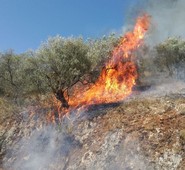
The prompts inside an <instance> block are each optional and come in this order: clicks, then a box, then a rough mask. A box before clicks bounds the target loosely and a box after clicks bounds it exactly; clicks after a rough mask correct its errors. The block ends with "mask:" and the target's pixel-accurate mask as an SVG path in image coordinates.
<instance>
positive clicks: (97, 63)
mask: <svg viewBox="0 0 185 170" xmlns="http://www.w3.org/2000/svg"><path fill="white" fill-rule="evenodd" d="M118 41H119V38H118V37H116V36H115V35H110V36H107V37H106V36H105V37H103V38H100V39H96V40H91V39H89V40H87V41H84V40H83V39H82V38H81V37H79V38H73V37H71V38H63V37H61V36H56V37H51V38H49V39H48V40H47V41H46V42H44V43H42V44H41V46H40V47H39V48H38V50H36V51H29V52H26V53H23V54H19V55H17V54H15V53H14V52H13V51H12V50H9V51H7V52H5V53H0V82H1V83H0V95H1V96H5V97H8V98H10V99H13V100H14V101H16V102H17V103H20V102H19V101H20V100H19V99H20V98H22V99H25V98H27V97H29V96H34V95H40V94H44V95H46V94H51V93H53V94H54V95H55V97H56V98H57V99H58V100H59V101H60V102H61V104H62V107H66V108H68V107H69V105H68V101H67V96H66V94H68V90H69V89H70V88H71V87H73V86H74V85H75V84H76V83H78V82H82V83H84V82H86V83H93V82H94V81H95V80H96V79H97V77H98V75H99V73H100V71H101V68H102V65H103V64H104V63H105V61H106V60H107V59H108V58H109V57H110V55H111V52H112V50H113V48H114V46H116V44H117V43H118ZM141 51H142V55H141V57H139V59H138V60H137V63H138V71H139V74H140V75H141V77H142V78H145V76H147V75H150V73H151V72H152V71H156V70H157V69H158V71H168V72H169V75H170V76H172V75H173V74H174V73H175V72H177V69H179V68H182V69H184V65H185V41H183V40H181V39H179V38H173V39H172V38H171V39H168V40H166V41H165V42H163V43H161V44H159V45H157V46H156V48H155V50H153V52H152V53H151V51H150V50H149V48H148V47H146V46H144V47H143V48H142V49H141ZM148 54H152V56H153V57H152V58H151V57H145V56H147V55H148ZM143 56H144V57H143ZM152 65H153V66H152ZM140 80H141V79H140ZM140 80H139V81H138V82H142V81H140Z"/></svg>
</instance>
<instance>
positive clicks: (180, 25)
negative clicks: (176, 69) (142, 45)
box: [143, 0, 185, 45]
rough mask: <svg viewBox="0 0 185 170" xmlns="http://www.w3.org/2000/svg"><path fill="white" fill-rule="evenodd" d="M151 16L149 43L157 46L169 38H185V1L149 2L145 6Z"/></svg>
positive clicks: (152, 0) (156, 0)
mask: <svg viewBox="0 0 185 170" xmlns="http://www.w3.org/2000/svg"><path fill="white" fill-rule="evenodd" d="M144 7H145V9H143V10H144V11H146V12H147V13H148V14H149V15H151V23H152V25H151V29H150V32H149V36H148V37H147V42H148V43H149V44H150V45H156V44H158V43H160V42H163V41H164V40H166V39H167V38H169V37H182V38H185V23H184V16H185V10H184V9H185V1H184V0H149V1H148V2H147V3H146V5H145V6H144Z"/></svg>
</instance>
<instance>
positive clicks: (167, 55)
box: [156, 38, 185, 76]
mask: <svg viewBox="0 0 185 170" xmlns="http://www.w3.org/2000/svg"><path fill="white" fill-rule="evenodd" d="M156 51H157V56H156V63H157V64H158V66H159V68H160V69H161V70H162V71H164V70H165V69H167V70H168V72H169V74H170V75H171V76H172V75H173V74H174V71H176V70H178V69H179V68H182V69H184V66H185V41H184V40H181V39H180V38H170V39H168V40H166V41H165V42H163V43H161V44H159V45H158V46H156Z"/></svg>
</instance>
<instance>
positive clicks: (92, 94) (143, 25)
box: [68, 15, 149, 108]
mask: <svg viewBox="0 0 185 170" xmlns="http://www.w3.org/2000/svg"><path fill="white" fill-rule="evenodd" d="M148 27H149V16H148V15H144V16H142V17H139V18H138V19H137V22H136V25H135V27H134V30H133V32H128V33H126V35H125V36H124V37H122V38H121V40H120V42H119V44H118V46H117V47H116V48H115V49H114V50H113V52H112V58H111V59H110V60H109V61H108V62H107V63H106V65H105V67H104V68H103V69H102V72H101V74H100V76H99V78H98V80H97V82H96V83H95V84H94V85H92V86H91V87H90V88H89V89H88V90H86V91H84V92H82V91H79V90H74V93H73V94H74V95H73V96H72V97H70V98H69V101H68V102H69V105H70V106H71V107H72V108H78V107H80V106H84V105H91V104H100V103H112V102H117V101H120V100H123V99H124V98H125V97H127V96H128V95H130V94H131V92H132V87H133V86H134V85H135V83H136V79H137V69H136V65H135V63H134V62H133V61H132V58H133V51H134V50H136V49H137V48H138V47H139V46H140V45H141V44H142V41H143V38H144V35H145V33H146V31H147V30H148Z"/></svg>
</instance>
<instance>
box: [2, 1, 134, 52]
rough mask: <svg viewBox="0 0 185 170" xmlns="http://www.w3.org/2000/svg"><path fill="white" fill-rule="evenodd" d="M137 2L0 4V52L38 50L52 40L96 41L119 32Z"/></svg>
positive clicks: (20, 2) (12, 2) (11, 2)
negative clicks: (71, 37) (62, 38)
mask: <svg viewBox="0 0 185 170" xmlns="http://www.w3.org/2000/svg"><path fill="white" fill-rule="evenodd" d="M135 1H136V0H0V51H1V52H4V51H6V50H8V49H10V48H11V49H13V50H14V51H15V52H16V53H22V52H25V51H27V50H29V49H33V50H35V49H37V48H38V47H39V45H40V44H41V43H42V42H44V41H46V40H47V38H48V37H50V36H56V35H61V36H63V37H69V36H75V37H76V36H83V37H84V38H85V39H86V38H97V37H101V36H103V35H106V34H108V33H110V32H112V31H118V30H120V29H121V28H122V27H123V25H124V23H125V18H126V15H127V12H128V9H130V7H131V6H132V5H133V4H134V3H135Z"/></svg>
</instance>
